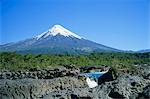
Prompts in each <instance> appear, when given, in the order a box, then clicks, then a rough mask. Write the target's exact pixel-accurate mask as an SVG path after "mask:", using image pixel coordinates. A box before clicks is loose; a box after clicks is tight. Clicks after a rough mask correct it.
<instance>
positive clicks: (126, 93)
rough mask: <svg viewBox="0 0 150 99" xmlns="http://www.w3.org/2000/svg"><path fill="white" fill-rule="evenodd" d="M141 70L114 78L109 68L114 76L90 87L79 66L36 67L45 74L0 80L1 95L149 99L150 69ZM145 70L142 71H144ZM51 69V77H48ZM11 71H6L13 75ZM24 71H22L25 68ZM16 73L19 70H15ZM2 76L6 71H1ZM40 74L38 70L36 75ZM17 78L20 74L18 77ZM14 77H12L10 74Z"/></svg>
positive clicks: (17, 98)
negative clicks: (81, 76)
mask: <svg viewBox="0 0 150 99" xmlns="http://www.w3.org/2000/svg"><path fill="white" fill-rule="evenodd" d="M137 69H140V70H141V72H142V73H138V72H139V71H137V72H136V73H133V74H130V73H122V74H120V75H118V76H117V78H113V75H115V74H114V72H113V70H111V69H110V71H109V72H108V73H107V74H109V75H110V74H111V76H112V79H108V80H105V79H104V77H103V78H101V79H103V80H104V81H103V82H101V83H100V84H99V85H98V86H97V87H95V88H92V89H90V88H89V87H88V85H87V84H86V82H85V80H84V79H83V78H80V77H78V73H79V72H80V69H78V68H74V67H73V66H71V67H69V66H66V67H63V68H55V69H54V71H53V72H52V70H53V69H45V70H42V69H41V70H36V69H32V70H30V71H28V72H35V71H36V72H40V74H41V75H42V74H43V75H45V76H42V78H40V76H37V78H36V79H35V78H27V77H25V78H21V79H20V78H16V79H14V80H12V79H9V77H8V78H5V79H1V80H0V96H1V98H2V99H118V98H119V99H149V98H150V79H148V78H147V77H148V75H149V71H150V69H149V68H148V67H146V69H145V68H144V67H138V68H137ZM142 70H143V71H142ZM47 72H51V73H52V74H51V76H52V77H50V78H46V75H47V74H48V73H47ZM11 73H12V72H10V73H9V72H5V73H4V74H7V76H8V75H11ZM22 73H23V71H22ZM16 74H17V73H16ZM2 75H3V74H2ZM36 75H38V73H37V74H36ZM15 77H18V76H15ZM10 78H11V77H10Z"/></svg>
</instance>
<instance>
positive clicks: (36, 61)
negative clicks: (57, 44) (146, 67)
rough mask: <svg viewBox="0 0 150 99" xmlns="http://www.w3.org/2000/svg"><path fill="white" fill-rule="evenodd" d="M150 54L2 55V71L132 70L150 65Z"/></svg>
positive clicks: (10, 53) (12, 53)
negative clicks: (70, 67)
mask: <svg viewBox="0 0 150 99" xmlns="http://www.w3.org/2000/svg"><path fill="white" fill-rule="evenodd" d="M149 62H150V53H92V54H90V55H78V56H77V55H51V54H39V55H35V54H25V55H23V54H18V53H15V52H2V53H0V68H1V69H10V70H18V69H30V68H46V67H53V66H62V65H69V64H74V65H75V66H93V65H94V66H99V65H108V66H112V67H115V68H120V69H121V68H131V67H132V66H133V65H136V64H149Z"/></svg>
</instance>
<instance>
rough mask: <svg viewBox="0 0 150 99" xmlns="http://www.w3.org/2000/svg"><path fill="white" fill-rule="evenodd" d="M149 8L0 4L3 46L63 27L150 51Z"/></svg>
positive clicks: (15, 0)
mask: <svg viewBox="0 0 150 99" xmlns="http://www.w3.org/2000/svg"><path fill="white" fill-rule="evenodd" d="M149 6H150V0H0V14H1V15H0V23H1V24H0V37H1V38H0V44H4V43H8V42H16V41H20V40H24V39H26V38H31V37H33V36H36V35H38V34H41V33H42V32H44V31H46V30H48V29H49V28H51V27H52V26H53V25H55V24H60V25H63V26H64V27H66V28H67V29H69V30H71V31H72V32H75V33H76V34H78V35H80V36H82V37H84V38H86V39H89V40H92V41H95V42H97V43H100V44H104V45H107V46H110V47H114V48H118V49H123V50H141V49H150V29H149V27H148V26H149V23H150V20H149V19H148V18H149V17H148V16H149V10H150V7H149Z"/></svg>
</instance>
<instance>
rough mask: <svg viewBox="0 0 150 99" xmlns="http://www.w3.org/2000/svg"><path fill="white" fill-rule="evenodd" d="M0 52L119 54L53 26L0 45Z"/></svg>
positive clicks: (113, 49)
mask: <svg viewBox="0 0 150 99" xmlns="http://www.w3.org/2000/svg"><path fill="white" fill-rule="evenodd" d="M0 51H1V52H14V51H15V52H18V53H32V54H48V53H53V54H64V53H67V54H88V53H93V52H120V50H118V49H115V48H111V47H108V46H105V45H102V44H98V43H95V42H93V41H90V40H87V39H84V38H82V37H80V36H79V35H77V34H76V33H73V32H71V31H70V30H68V29H66V28H64V27H63V26H61V25H54V26H53V27H52V28H50V29H49V30H47V31H46V32H43V33H41V34H40V35H37V36H35V37H32V38H30V39H26V40H23V41H19V42H15V43H8V44H4V45H0Z"/></svg>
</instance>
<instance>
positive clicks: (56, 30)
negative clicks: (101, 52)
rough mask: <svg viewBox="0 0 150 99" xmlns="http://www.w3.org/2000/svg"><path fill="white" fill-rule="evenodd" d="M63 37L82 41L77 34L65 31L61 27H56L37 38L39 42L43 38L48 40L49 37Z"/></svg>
mask: <svg viewBox="0 0 150 99" xmlns="http://www.w3.org/2000/svg"><path fill="white" fill-rule="evenodd" d="M58 34H60V35H63V36H65V37H75V38H78V39H81V37H80V36H78V35H77V34H75V33H73V32H71V31H69V30H67V29H65V28H64V27H63V26H61V25H54V26H53V27H52V28H51V29H49V30H48V31H46V32H44V33H42V34H40V35H38V36H36V38H37V40H38V39H41V38H46V37H48V36H56V35H58Z"/></svg>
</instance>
